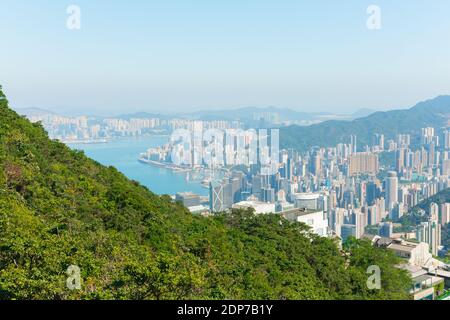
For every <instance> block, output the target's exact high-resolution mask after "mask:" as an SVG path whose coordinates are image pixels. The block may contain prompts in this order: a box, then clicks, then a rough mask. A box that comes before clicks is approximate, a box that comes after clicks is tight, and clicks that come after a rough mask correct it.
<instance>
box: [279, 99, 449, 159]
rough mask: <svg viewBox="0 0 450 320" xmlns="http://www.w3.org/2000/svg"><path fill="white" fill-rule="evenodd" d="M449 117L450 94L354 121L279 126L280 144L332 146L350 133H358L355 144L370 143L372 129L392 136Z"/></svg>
mask: <svg viewBox="0 0 450 320" xmlns="http://www.w3.org/2000/svg"><path fill="white" fill-rule="evenodd" d="M449 119H450V96H439V97H437V98H435V99H432V100H427V101H424V102H421V103H418V104H417V105H416V106H414V107H413V108H411V109H407V110H394V111H387V112H375V113H373V114H371V115H369V116H367V117H363V118H359V119H356V120H353V121H336V120H332V121H326V122H322V123H320V124H315V125H311V126H307V127H301V126H295V125H294V126H289V127H285V128H281V132H280V137H281V146H282V147H284V148H294V149H297V150H301V151H305V150H308V149H309V148H310V147H313V146H324V147H331V146H335V145H336V144H337V143H340V142H346V143H349V140H350V135H352V134H354V135H357V137H358V146H359V147H361V146H363V145H365V144H369V145H370V144H371V142H372V135H373V134H374V133H383V134H385V136H386V138H387V139H388V138H394V137H395V135H396V134H398V133H415V132H418V131H419V130H420V128H423V127H427V126H432V127H444V126H447V125H448V121H449Z"/></svg>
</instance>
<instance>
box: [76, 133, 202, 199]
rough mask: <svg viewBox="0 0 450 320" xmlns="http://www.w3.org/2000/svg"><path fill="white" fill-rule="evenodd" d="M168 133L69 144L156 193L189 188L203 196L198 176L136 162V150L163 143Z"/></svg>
mask: <svg viewBox="0 0 450 320" xmlns="http://www.w3.org/2000/svg"><path fill="white" fill-rule="evenodd" d="M168 139H169V136H163V135H151V136H140V137H123V138H114V139H112V140H110V141H108V142H107V143H92V144H88V143H84V144H83V143H80V144H69V146H70V147H71V148H72V149H77V150H83V151H84V152H85V154H86V155H87V156H88V157H90V158H92V159H94V160H96V161H98V162H100V163H101V164H103V165H107V166H114V167H115V168H117V169H118V170H119V171H120V172H122V173H124V174H125V175H126V176H127V177H128V178H130V179H133V180H136V181H138V182H140V183H141V184H142V185H144V186H146V187H148V188H149V189H150V190H152V191H153V192H155V193H157V194H170V195H173V194H175V193H177V192H187V191H191V192H194V193H196V194H199V195H202V196H206V195H208V189H206V188H204V187H203V186H202V185H201V180H200V181H197V180H194V181H192V179H187V175H188V173H186V172H174V171H172V170H170V169H166V168H160V167H155V166H152V165H147V164H144V163H140V162H139V161H138V158H139V154H140V153H142V152H145V151H146V150H147V149H148V148H154V147H157V146H160V145H163V144H165V143H167V141H168Z"/></svg>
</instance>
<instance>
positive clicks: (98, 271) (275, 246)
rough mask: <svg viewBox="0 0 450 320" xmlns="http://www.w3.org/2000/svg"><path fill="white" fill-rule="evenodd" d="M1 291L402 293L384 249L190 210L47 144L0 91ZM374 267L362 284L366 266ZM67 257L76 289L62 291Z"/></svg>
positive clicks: (6, 295) (402, 277)
mask: <svg viewBox="0 0 450 320" xmlns="http://www.w3.org/2000/svg"><path fill="white" fill-rule="evenodd" d="M0 97H1V98H0V172H1V173H0V299H181V298H183V299H284V298H285V299H404V298H408V294H407V290H408V289H409V285H410V279H409V278H408V276H407V275H406V274H405V273H404V271H401V270H399V269H397V268H394V265H395V264H396V263H397V262H398V260H397V258H396V257H394V256H393V254H392V253H391V252H388V251H385V250H381V249H375V248H372V247H371V245H370V244H369V243H368V242H354V243H352V245H351V246H350V248H349V249H348V250H349V251H350V252H349V253H350V258H349V259H350V260H349V261H347V260H346V259H347V258H344V255H342V254H341V252H339V250H338V249H337V246H336V244H335V243H334V242H333V241H332V240H329V239H325V238H319V237H316V236H313V235H310V234H309V232H308V231H307V227H306V226H305V225H301V224H291V223H288V222H287V221H285V220H281V219H280V218H279V217H278V216H276V215H264V216H254V215H253V213H252V212H246V211H235V212H233V213H232V214H227V215H217V216H215V217H213V218H202V217H195V216H192V215H191V214H190V213H189V212H188V211H187V209H185V208H184V207H181V206H180V205H179V204H176V203H173V202H172V201H171V199H170V198H169V197H166V196H163V197H160V196H157V195H155V194H153V193H152V192H150V191H149V190H147V189H146V188H145V187H143V186H141V185H139V184H138V183H136V182H133V181H130V180H128V179H127V178H126V177H125V176H124V175H122V174H121V173H120V172H118V171H117V170H116V169H114V168H111V167H109V168H108V167H104V166H102V165H100V164H98V163H96V162H95V161H93V160H90V159H89V158H87V157H86V156H85V155H84V154H83V153H82V152H77V151H72V150H70V149H69V148H68V147H66V146H65V145H63V144H61V143H58V142H55V141H50V140H49V139H48V137H47V134H46V133H45V131H44V130H43V129H42V127H41V126H40V125H39V124H31V123H30V122H29V121H28V120H26V119H25V118H22V117H20V116H18V115H17V114H16V113H15V112H13V111H11V110H10V109H9V108H8V102H7V100H6V99H5V98H4V95H3V92H2V91H1V88H0ZM374 264H376V265H379V266H380V267H381V270H382V289H381V290H368V289H367V286H366V281H367V277H368V275H367V274H366V270H367V268H368V266H370V265H374ZM70 265H77V266H79V267H80V269H81V277H82V281H83V282H82V288H81V290H69V289H67V287H66V279H67V275H66V270H67V268H68V266H70Z"/></svg>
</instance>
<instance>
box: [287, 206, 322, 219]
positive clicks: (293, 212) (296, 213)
mask: <svg viewBox="0 0 450 320" xmlns="http://www.w3.org/2000/svg"><path fill="white" fill-rule="evenodd" d="M318 212H323V210H319V209H317V210H311V209H306V208H294V209H288V210H285V211H283V212H281V213H280V214H281V215H282V216H284V217H285V218H286V219H288V218H289V217H294V218H296V217H301V216H306V215H308V214H313V213H318Z"/></svg>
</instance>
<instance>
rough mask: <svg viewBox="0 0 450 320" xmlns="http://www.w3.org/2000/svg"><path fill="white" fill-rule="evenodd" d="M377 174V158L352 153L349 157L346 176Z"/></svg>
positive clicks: (367, 153) (368, 154) (362, 153)
mask: <svg viewBox="0 0 450 320" xmlns="http://www.w3.org/2000/svg"><path fill="white" fill-rule="evenodd" d="M377 173H378V156H377V155H376V154H373V153H369V152H360V153H354V154H352V155H351V156H350V157H349V166H348V174H349V176H355V175H358V174H371V175H376V174H377Z"/></svg>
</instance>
